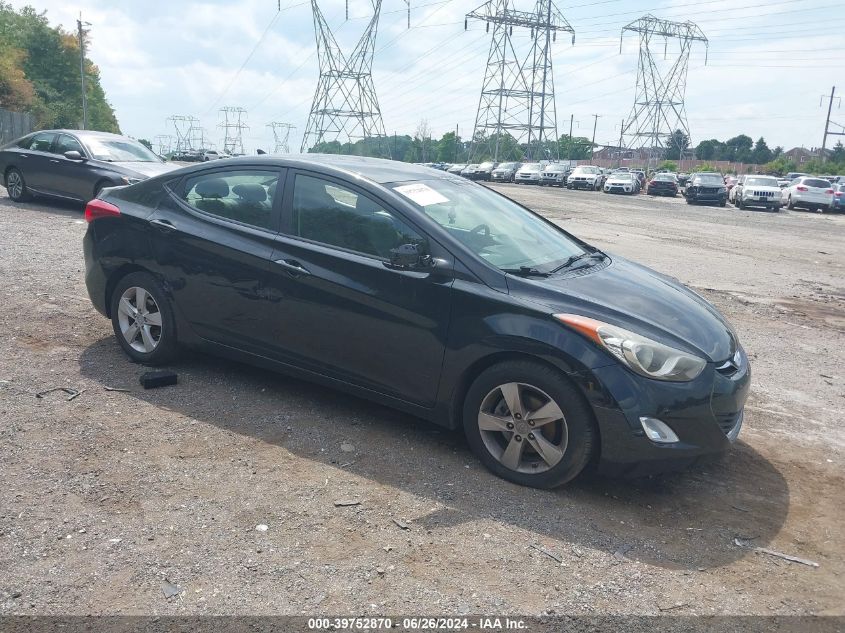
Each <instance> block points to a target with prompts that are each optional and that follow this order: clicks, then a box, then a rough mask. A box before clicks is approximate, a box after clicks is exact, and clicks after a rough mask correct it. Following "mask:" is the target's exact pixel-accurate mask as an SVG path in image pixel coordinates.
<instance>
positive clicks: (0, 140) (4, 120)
mask: <svg viewBox="0 0 845 633" xmlns="http://www.w3.org/2000/svg"><path fill="white" fill-rule="evenodd" d="M34 126H35V121H34V120H33V118H32V115H31V114H27V113H25V112H11V111H9V110H3V109H2V108H0V145H5V144H6V143H8V142H10V141H14V140H15V139H16V138H20V137H21V136H23V135H24V134H29V133H30V132H32V130H33V128H34Z"/></svg>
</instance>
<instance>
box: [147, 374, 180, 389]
mask: <svg viewBox="0 0 845 633" xmlns="http://www.w3.org/2000/svg"><path fill="white" fill-rule="evenodd" d="M176 379H177V375H176V372H172V371H161V370H160V371H146V372H144V373H143V374H141V385H142V386H143V387H144V389H153V388H155V387H166V386H167V385H175V384H176Z"/></svg>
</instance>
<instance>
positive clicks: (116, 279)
mask: <svg viewBox="0 0 845 633" xmlns="http://www.w3.org/2000/svg"><path fill="white" fill-rule="evenodd" d="M138 272H140V273H147V274H148V275H153V273H152V272H151V271H150V270H148V269H147V268H144V267H143V266H139V265H138V264H128V263H127V264H123V265H122V266H120V267H118V268H116V269H115V270H113V271H112V272H111V273H110V274H109V277H108V281H106V291H105V306H106V316H107V317H108V318H111V316H112V315H111V296H112V293H113V292H114V289H115V286H117V284H118V283H120V280H121V279H123V278H124V277H126V276H127V275H129V274H131V273H138ZM153 276H155V275H153Z"/></svg>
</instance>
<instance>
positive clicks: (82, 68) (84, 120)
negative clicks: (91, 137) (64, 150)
mask: <svg viewBox="0 0 845 633" xmlns="http://www.w3.org/2000/svg"><path fill="white" fill-rule="evenodd" d="M83 26H91V23H90V22H83V21H82V11H80V12H79V19H78V20H77V21H76V34H77V37H78V38H79V79H80V81H81V85H82V129H83V130H87V129H88V97H87V96H86V94H85V32H84V31H83V30H82V27H83Z"/></svg>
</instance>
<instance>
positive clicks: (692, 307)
mask: <svg viewBox="0 0 845 633" xmlns="http://www.w3.org/2000/svg"><path fill="white" fill-rule="evenodd" d="M85 216H86V219H87V220H88V221H89V226H88V231H87V233H86V236H85V241H84V250H85V261H86V283H87V286H88V292H89V294H90V297H91V301H92V302H93V304H94V306H95V307H96V308H97V310H98V311H100V312H101V313H102V314H104V315H105V316H107V317H109V318H110V319H111V321H112V325H113V327H114V332H115V336H116V338H117V341H118V343H119V344H120V345H121V347H122V348H123V349H124V351H125V352H126V354H127V355H128V356H129V357H130V358H131V359H133V360H134V361H137V362H140V363H144V364H160V363H168V362H171V361H173V360H174V358H175V357H176V355H177V353H178V351H179V348H180V346H192V347H198V348H201V349H204V350H207V351H210V352H213V353H216V354H220V355H223V356H227V357H231V358H234V359H238V360H242V361H246V362H248V363H254V364H257V365H261V366H265V367H268V368H272V369H276V370H280V371H283V372H287V373H290V374H293V375H295V376H298V377H302V378H306V379H309V380H314V381H318V382H321V383H324V384H327V385H330V386H333V387H336V388H338V389H342V390H345V391H349V392H352V393H354V394H357V395H360V396H363V397H366V398H370V399H373V400H376V401H378V402H381V403H384V404H386V405H389V406H392V407H395V408H397V409H401V410H404V411H407V412H410V413H412V414H415V415H417V416H420V417H423V418H426V419H428V420H431V421H433V422H435V423H437V424H440V425H443V426H445V427H448V428H453V429H454V428H463V430H464V432H465V433H466V436H467V438H468V440H469V443H470V445H471V446H472V448H473V450H474V451H475V453H476V454H477V455H478V457H479V458H480V459H481V461H482V462H484V464H485V465H486V466H487V467H488V468H489V469H490V470H492V471H493V472H494V473H496V474H498V475H500V476H502V477H504V478H505V479H509V480H511V481H514V482H517V483H520V484H524V485H529V486H537V487H543V488H547V487H552V486H556V485H559V484H563V483H564V482H567V481H569V480H570V479H572V478H573V477H575V476H576V475H578V473H580V472H581V471H582V470H584V469H585V468H586V467H587V466H588V465H591V464H595V465H597V466H598V467H599V468H600V469H601V470H603V471H605V472H615V473H640V472H646V471H655V470H661V469H665V468H667V467H671V468H677V467H679V466H681V467H682V466H684V465H687V464H689V463H691V462H693V461H696V460H697V459H698V458H700V457H702V456H705V455H709V454H714V453H720V452H722V451H724V450H725V449H727V448H728V446H729V445H730V443H731V442H733V441H734V440H736V437H737V435H738V433H739V430H740V427H741V425H742V417H743V405H744V403H745V399H746V396H747V394H748V389H749V381H750V370H749V365H748V359H747V357H746V355H745V353H744V351H743V349H742V347H741V346H740V344H739V341H738V340H737V337H736V334H735V333H734V331H733V330H732V328H731V326H730V325H729V324H728V323H727V321H726V320H725V319H724V317H722V316H721V315H720V314H719V313H718V312H717V311H716V309H715V308H714V307H713V306H711V305H710V304H709V303H707V301H705V300H704V299H703V298H702V297H700V296H699V295H697V294H695V293H694V292H692V291H691V290H689V289H687V288H686V287H684V286H683V285H681V284H680V283H679V282H677V281H676V280H674V279H672V278H670V277H667V276H665V275H661V274H659V273H656V272H654V271H652V270H649V269H648V268H645V267H643V266H640V265H639V264H636V263H634V262H631V261H628V260H626V259H624V258H622V257H618V256H616V255H612V254H608V253H604V252H602V251H600V250H599V249H597V248H595V247H593V246H591V245H589V244H587V243H585V242H583V241H581V240H579V239H578V238H576V237H574V236H572V235H570V234H569V233H567V232H566V231H564V230H563V229H561V228H560V227H558V226H557V225H555V224H553V223H551V222H549V221H547V220H546V219H544V218H543V217H541V216H539V215H537V214H535V213H533V212H532V211H530V210H529V209H526V208H525V207H523V206H521V205H519V204H517V203H516V202H514V201H512V200H510V199H509V198H507V197H505V196H502V195H500V194H498V193H495V192H494V191H492V190H490V189H488V188H486V187H484V186H482V185H479V184H476V183H474V182H470V181H468V180H466V179H464V178H460V177H458V176H453V175H451V174H448V173H445V172H436V171H434V170H431V169H427V168H425V167H416V166H413V165H408V164H405V163H398V162H392V161H385V160H378V159H369V158H358V157H351V156H321V155H313V154H311V155H306V156H302V157H301V158H279V157H272V158H269V157H256V158H239V159H233V160H230V161H226V163H225V164H219V163H214V164H210V165H209V164H204V165H199V166H195V167H189V168H185V169H180V170H178V171H176V172H172V173H169V174H166V175H162V176H158V177H155V178H151V179H150V180H147V181H145V182H142V183H138V184H135V185H131V186H127V187H121V188H116V189H107V190H105V191H104V192H103V193H102V194H101V195H100V197H99V199H96V200H93V201H91V202H90V203H89V204H88V206H87V208H86V211H85Z"/></svg>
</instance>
